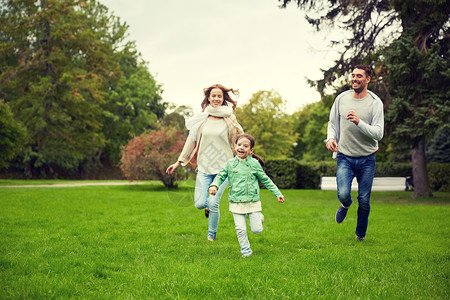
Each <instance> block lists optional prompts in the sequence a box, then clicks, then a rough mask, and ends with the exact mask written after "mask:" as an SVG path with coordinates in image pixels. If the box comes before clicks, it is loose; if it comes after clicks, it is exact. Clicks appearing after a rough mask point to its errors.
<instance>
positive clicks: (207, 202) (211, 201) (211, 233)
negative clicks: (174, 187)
mask: <svg viewBox="0 0 450 300" xmlns="http://www.w3.org/2000/svg"><path fill="white" fill-rule="evenodd" d="M216 176H217V174H212V175H211V174H205V173H202V172H200V171H197V179H196V181H195V193H194V202H195V207H197V208H198V209H204V208H207V207H208V208H209V220H208V221H209V224H208V239H213V240H215V239H216V234H217V227H218V226H219V219H220V212H219V205H220V198H221V197H222V194H223V192H224V191H225V189H226V187H227V185H228V178H227V179H226V180H225V181H224V182H223V183H222V185H221V186H220V187H219V188H218V190H217V194H216V195H215V196H213V195H209V193H208V189H209V186H210V185H211V183H212V182H213V181H214V178H216ZM208 196H209V197H208Z"/></svg>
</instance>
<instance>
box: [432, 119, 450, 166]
mask: <svg viewBox="0 0 450 300" xmlns="http://www.w3.org/2000/svg"><path fill="white" fill-rule="evenodd" d="M448 149H450V122H448V123H447V124H445V125H444V126H443V127H442V128H441V129H439V130H438V131H437V133H436V135H435V136H434V138H433V140H432V141H431V142H430V145H429V146H428V147H427V158H428V161H429V162H438V163H450V151H448Z"/></svg>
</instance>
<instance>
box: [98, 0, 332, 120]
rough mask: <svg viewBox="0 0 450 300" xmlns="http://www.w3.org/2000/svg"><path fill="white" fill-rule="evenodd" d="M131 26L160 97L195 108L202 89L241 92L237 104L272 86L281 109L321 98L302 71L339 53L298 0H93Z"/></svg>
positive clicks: (316, 72)
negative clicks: (286, 1)
mask: <svg viewBox="0 0 450 300" xmlns="http://www.w3.org/2000/svg"><path fill="white" fill-rule="evenodd" d="M99 1H100V2H101V3H102V4H104V5H105V6H107V7H108V8H109V11H110V13H112V14H113V15H115V16H118V17H120V19H121V21H122V22H126V23H127V24H128V25H129V29H128V33H129V39H130V40H133V41H136V45H137V49H138V51H139V52H141V54H142V56H143V58H144V59H145V60H146V61H147V62H149V70H150V72H151V73H152V75H153V76H155V79H156V81H157V82H158V83H160V84H162V85H163V90H164V92H163V99H164V101H166V102H171V103H175V104H176V105H189V106H191V107H192V108H193V110H194V112H198V111H200V103H201V101H202V99H203V88H205V87H208V86H210V85H212V84H215V83H221V84H223V85H224V86H226V87H230V88H235V89H239V90H240V97H239V99H238V105H242V104H245V103H247V102H248V100H249V99H250V98H251V96H252V95H253V93H255V92H257V91H259V90H271V89H273V90H275V91H277V92H278V93H279V94H280V95H281V97H282V98H283V99H284V100H286V101H287V113H293V112H294V111H295V110H297V109H299V108H300V107H302V106H303V105H304V104H307V103H312V102H315V101H318V100H319V99H320V97H319V94H318V93H317V92H316V91H315V90H314V89H313V88H310V87H309V86H308V84H307V83H306V77H307V78H311V79H319V78H320V77H321V71H320V69H321V68H322V69H324V68H328V67H330V66H331V65H332V63H333V60H334V59H336V58H337V53H336V49H329V48H328V47H327V46H328V39H331V38H332V37H331V36H330V35H331V34H330V33H325V32H319V33H318V32H316V31H315V30H314V28H313V27H312V26H311V25H309V24H308V23H307V22H306V21H305V19H304V14H303V12H302V11H301V10H299V9H298V8H297V7H296V6H294V5H291V6H290V7H288V8H286V9H281V8H279V7H278V6H279V4H280V3H279V2H278V1H277V0H133V1H125V0H99Z"/></svg>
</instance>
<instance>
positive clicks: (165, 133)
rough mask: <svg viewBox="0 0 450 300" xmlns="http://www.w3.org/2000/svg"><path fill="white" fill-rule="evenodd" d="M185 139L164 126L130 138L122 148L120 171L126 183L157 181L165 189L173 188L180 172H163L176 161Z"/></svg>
mask: <svg viewBox="0 0 450 300" xmlns="http://www.w3.org/2000/svg"><path fill="white" fill-rule="evenodd" d="M185 139H186V135H185V134H184V133H183V132H182V131H179V130H176V129H173V128H165V127H163V128H161V129H159V130H155V131H152V132H147V133H143V134H141V135H140V136H137V137H134V138H133V139H132V140H131V141H129V142H128V144H127V145H126V146H124V147H122V158H121V160H120V169H121V170H122V173H123V174H124V176H125V177H126V178H127V179H128V180H154V179H158V180H161V181H162V182H163V183H164V185H165V186H166V187H168V188H173V187H176V186H177V181H178V180H179V179H181V177H182V169H181V168H178V169H177V170H176V172H175V173H174V174H172V175H168V174H166V169H167V167H168V166H169V165H170V164H172V163H174V162H175V161H177V159H178V156H179V155H180V153H181V150H182V149H183V145H184V141H185Z"/></svg>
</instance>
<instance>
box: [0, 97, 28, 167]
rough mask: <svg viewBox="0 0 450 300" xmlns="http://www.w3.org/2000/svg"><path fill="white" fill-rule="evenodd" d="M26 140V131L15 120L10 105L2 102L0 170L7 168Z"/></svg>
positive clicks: (0, 105) (0, 102)
mask: <svg viewBox="0 0 450 300" xmlns="http://www.w3.org/2000/svg"><path fill="white" fill-rule="evenodd" d="M24 140H25V129H24V128H23V127H22V125H21V124H19V123H17V122H16V121H15V120H14V116H13V114H12V113H11V109H10V108H9V106H8V104H7V103H5V102H3V101H2V100H0V168H7V167H8V166H9V163H10V161H11V160H12V159H13V158H14V156H15V155H16V154H17V152H19V150H20V149H21V147H22V146H23V143H24Z"/></svg>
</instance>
